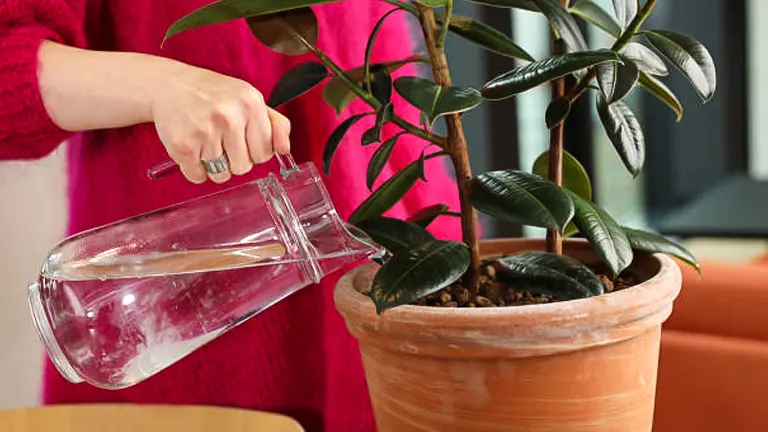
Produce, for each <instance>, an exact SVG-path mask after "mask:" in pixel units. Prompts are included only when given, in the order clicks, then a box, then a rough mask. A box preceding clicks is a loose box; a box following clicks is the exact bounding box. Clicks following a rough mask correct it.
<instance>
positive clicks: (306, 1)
mask: <svg viewBox="0 0 768 432" xmlns="http://www.w3.org/2000/svg"><path fill="white" fill-rule="evenodd" d="M338 1H341V0H260V1H253V0H220V1H217V2H214V3H211V4H209V5H207V6H204V7H202V8H199V9H196V10H194V11H193V12H191V13H189V14H187V15H185V16H183V17H182V18H180V19H179V20H177V21H176V22H174V23H173V24H172V25H171V27H170V28H169V29H168V31H167V32H166V35H165V39H164V41H165V40H168V38H170V37H171V36H173V35H176V34H178V33H181V32H182V31H185V30H190V29H193V28H197V27H203V26H207V25H211V24H218V23H223V22H227V21H232V20H236V19H240V18H249V17H254V16H259V15H267V14H273V13H277V12H283V11H289V10H293V9H298V8H302V7H306V6H313V5H318V4H322V3H333V2H338Z"/></svg>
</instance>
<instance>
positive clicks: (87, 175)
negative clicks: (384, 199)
mask: <svg viewBox="0 0 768 432" xmlns="http://www.w3.org/2000/svg"><path fill="white" fill-rule="evenodd" d="M208 2H210V0H173V1H171V0H166V1H156V0H3V1H0V53H2V55H0V160H2V159H5V160H33V159H36V158H40V157H43V156H45V155H47V154H50V153H51V152H52V151H54V150H55V149H57V148H58V146H59V145H60V143H61V142H62V141H65V140H69V141H70V145H69V146H68V149H69V154H68V162H69V163H68V174H69V225H68V231H69V233H75V232H79V231H82V230H85V229H89V228H92V227H95V226H99V225H102V224H105V223H108V222H111V221H114V220H117V219H121V218H124V217H128V216H132V215H136V214H138V213H142V212H146V211H151V210H154V209H157V208H159V207H163V206H166V205H169V204H172V203H176V202H179V201H182V200H186V199H190V198H193V197H196V196H199V195H201V194H206V193H210V192H212V191H215V190H217V189H219V188H221V187H225V186H217V185H215V184H213V183H211V182H208V183H206V184H204V185H199V186H195V185H193V184H190V183H188V182H186V181H185V180H184V178H183V177H182V176H181V175H176V176H173V177H171V178H166V179H163V180H159V181H152V180H149V179H148V178H147V177H146V174H145V173H146V170H147V168H149V167H150V166H152V165H154V164H156V163H158V162H161V161H163V160H165V159H166V158H167V155H166V153H165V151H164V148H163V146H162V145H161V143H160V141H159V139H158V137H157V135H156V133H155V130H154V127H153V125H151V124H144V125H140V126H135V127H129V128H124V129H119V130H101V131H96V132H88V133H83V134H78V135H71V134H69V133H66V132H65V131H62V130H60V129H59V128H58V127H56V125H54V124H53V123H52V122H51V120H50V118H49V116H48V115H47V113H46V111H45V108H44V106H43V104H42V102H41V97H40V94H39V90H38V86H37V77H36V68H37V56H36V53H37V49H38V46H39V44H40V42H41V40H42V39H45V38H49V39H52V40H56V41H59V42H63V43H66V44H71V45H77V46H81V47H87V48H89V49H96V50H120V51H135V52H143V53H151V54H155V55H160V56H167V57H171V58H175V59H178V60H181V61H183V62H187V63H190V64H194V65H197V66H202V67H206V68H209V69H212V70H215V71H219V72H221V73H224V74H227V75H231V76H235V77H238V78H242V79H245V80H247V81H249V82H251V83H252V84H253V85H254V86H255V87H256V88H258V89H260V90H262V92H264V93H265V94H266V95H268V94H269V92H270V91H271V89H272V88H273V86H274V85H275V83H276V82H277V80H278V79H279V77H280V76H281V75H282V74H283V73H284V72H285V71H287V70H288V69H289V68H290V67H292V66H294V65H296V64H298V63H301V62H305V61H308V60H310V59H311V56H310V55H307V56H303V57H300V58H296V57H288V56H283V55H280V54H277V53H274V52H272V51H270V50H268V49H266V48H264V47H263V46H261V45H260V44H259V43H258V42H257V41H256V40H255V39H254V38H253V36H252V35H251V34H250V33H249V31H248V28H247V26H246V25H245V24H244V22H242V21H238V22H230V23H225V24H219V25H215V26H210V27H207V28H203V29H198V30H194V31H191V32H186V33H183V34H181V35H178V36H176V37H174V38H172V39H171V40H170V41H169V42H168V43H167V45H166V46H165V47H164V48H163V49H162V50H161V49H160V43H161V40H162V38H163V35H164V33H165V30H166V29H167V28H168V26H170V25H171V23H172V22H173V21H175V20H176V19H178V18H179V17H181V16H182V15H184V14H186V13H188V12H190V11H192V10H193V9H195V8H197V7H200V6H202V5H204V4H206V3H208ZM389 8H390V6H388V5H386V4H384V3H382V2H379V1H376V0H355V1H345V2H341V3H334V4H327V5H323V6H319V7H315V11H316V12H317V14H318V17H319V20H320V35H321V37H320V42H319V45H320V47H321V48H322V49H323V50H325V51H327V52H329V53H330V55H331V57H332V58H334V59H336V60H337V62H338V63H339V64H340V65H341V66H342V67H344V68H351V67H355V66H359V65H361V64H362V61H363V55H364V52H365V43H366V40H367V36H368V34H369V31H370V29H371V28H372V27H373V25H374V23H375V22H376V20H377V19H378V17H380V16H381V15H382V14H383V13H384V12H385V11H386V10H388V9H389ZM408 31H409V29H408V28H407V22H406V21H405V18H404V14H397V15H395V16H394V17H393V19H391V20H389V21H388V22H387V24H386V25H385V26H384V28H383V30H382V32H381V35H380V36H379V38H378V43H377V45H376V49H375V51H374V60H394V59H398V58H402V57H405V56H407V55H410V54H412V53H413V48H412V47H409V46H408V44H405V43H402V40H403V35H404V34H406V33H407V32H408ZM409 72H410V73H413V70H410V71H409V70H407V69H405V68H404V69H403V70H401V71H400V72H399V73H400V74H402V73H409ZM115 85H116V86H118V85H120V83H117V82H116V83H115ZM395 99H396V101H397V106H398V112H399V113H400V114H402V115H404V116H405V117H407V118H409V119H411V120H412V121H418V116H417V114H416V112H415V111H414V110H413V109H411V108H410V107H408V106H407V105H406V104H405V103H403V102H402V101H400V100H399V98H397V97H396V98H395ZM364 110H366V107H365V106H364V105H363V104H362V102H359V101H358V102H356V103H354V104H353V105H352V106H351V107H350V108H348V109H347V110H346V111H345V112H344V113H343V115H342V116H341V117H340V118H339V117H337V116H336V115H335V113H334V112H333V110H332V109H331V108H329V107H327V106H326V105H325V104H324V103H323V101H322V91H321V90H320V89H315V90H313V91H312V92H311V93H309V94H307V95H305V96H303V97H302V98H301V99H299V100H297V101H295V102H293V103H290V104H289V105H287V106H285V107H284V108H283V109H282V111H283V112H284V114H286V115H287V116H288V117H289V118H290V119H291V120H292V126H293V127H292V135H291V138H292V146H293V147H292V148H293V155H294V156H295V157H296V159H297V162H302V161H306V160H311V161H314V162H315V163H316V164H317V165H318V166H320V161H321V157H322V152H323V147H324V144H325V141H326V139H327V138H328V136H329V134H330V133H331V131H332V130H333V129H334V127H335V126H336V125H338V124H339V123H340V121H342V120H343V119H344V118H346V117H347V116H349V115H351V114H354V113H360V112H363V111H364ZM369 120H370V121H363V122H360V123H358V124H357V126H355V127H354V128H353V129H352V131H351V133H350V134H349V135H348V137H347V139H346V140H345V142H344V143H342V145H341V148H340V150H339V152H338V153H337V157H336V159H335V161H334V164H333V167H332V170H331V175H330V176H329V177H328V178H327V179H326V184H327V187H328V189H329V191H330V193H331V196H332V198H333V200H334V202H335V204H336V205H337V208H338V210H339V213H340V214H341V215H342V217H345V218H346V217H348V216H349V215H350V214H351V212H352V211H353V210H354V208H355V207H356V206H357V205H358V204H359V203H360V202H361V201H362V200H364V199H365V198H366V197H367V196H368V195H369V194H370V191H368V190H367V188H366V186H365V166H367V163H368V160H369V158H370V156H371V155H372V152H373V151H374V149H375V146H371V147H368V148H362V147H361V146H360V145H359V144H358V143H359V140H360V136H361V134H362V132H363V131H364V130H365V129H367V128H368V127H370V122H372V121H373V119H372V118H369ZM392 133H393V130H392V129H391V128H390V129H388V131H387V133H386V135H391V134H392ZM422 147H423V144H422V143H421V142H420V141H418V140H416V139H411V138H404V139H401V140H400V142H399V143H398V146H397V150H396V151H395V152H394V155H393V157H392V159H391V161H390V164H389V166H388V167H387V169H385V171H384V173H383V175H382V178H381V179H380V181H379V184H380V182H381V181H383V180H385V179H386V178H387V177H389V175H391V173H392V170H393V169H396V168H399V167H403V166H404V165H406V164H407V163H409V162H411V161H412V160H414V159H415V158H416V157H418V155H419V153H420V151H421V149H422ZM274 169H275V166H274V161H272V163H268V164H265V165H263V166H260V167H257V169H254V170H253V171H252V173H250V175H248V176H247V177H245V178H239V179H237V180H234V182H237V183H240V182H244V181H247V180H249V179H253V178H257V177H260V176H263V175H264V174H265V173H266V172H267V171H269V170H274ZM427 178H428V179H429V182H427V183H425V182H419V184H418V185H417V187H416V188H414V189H413V190H412V191H411V192H410V193H409V194H408V195H407V197H406V199H404V201H403V202H402V203H400V204H398V206H397V207H396V208H394V209H393V210H392V212H391V214H393V215H399V216H402V215H407V214H410V213H412V212H415V211H417V210H418V209H419V208H421V207H423V206H426V205H429V204H434V203H441V202H442V203H448V204H450V205H451V207H452V208H453V209H454V210H456V209H457V208H458V206H457V203H456V201H457V199H456V195H455V192H454V191H455V188H454V186H453V181H452V180H451V178H450V177H449V175H448V174H447V172H446V170H445V169H443V165H442V161H441V160H440V159H433V160H431V161H430V162H429V163H428V173H427ZM233 184H235V183H232V182H231V183H230V184H228V185H226V186H232V185H233ZM4 211H13V210H12V209H4ZM432 231H433V232H434V233H435V234H436V235H438V236H439V237H442V238H456V236H457V235H458V233H459V227H458V224H457V222H456V221H455V220H453V219H452V218H441V219H438V222H437V223H436V224H434V225H433V227H432ZM338 276H339V275H333V276H330V277H328V278H326V280H325V281H324V282H323V283H322V284H321V286H316V287H310V288H307V289H305V290H303V291H301V292H299V293H297V294H295V295H293V296H291V297H289V298H288V299H287V300H285V301H283V302H281V303H279V304H278V305H276V306H273V307H272V308H270V309H268V310H267V311H265V312H264V313H262V314H260V315H258V316H256V317H255V318H253V319H251V320H250V321H249V322H247V323H246V324H244V325H241V326H240V327H238V328H236V329H235V330H233V331H231V332H229V333H227V334H225V335H224V336H222V337H220V338H219V339H217V340H215V341H213V342H211V343H209V344H208V345H206V346H205V347H204V348H202V349H201V350H199V351H197V352H195V353H194V354H193V355H191V356H189V357H187V358H185V359H184V360H182V361H181V362H179V363H177V364H175V365H173V366H172V367H170V368H169V369H166V370H165V371H163V372H161V373H160V374H158V375H156V376H155V377H153V378H151V379H149V380H147V381H145V382H143V383H140V384H138V385H136V386H134V387H131V388H128V389H125V390H120V391H105V390H99V389H96V388H94V387H91V386H89V385H87V384H78V385H72V384H69V383H68V382H66V381H65V380H64V379H62V378H61V377H60V376H59V375H58V373H57V372H56V371H55V370H54V369H53V368H52V366H51V365H50V363H47V364H46V369H45V388H44V402H46V403H76V402H96V401H98V402H107V401H124V402H138V403H178V404H208V405H226V406H235V407H246V408H252V409H260V410H269V411H276V412H283V413H287V414H289V415H292V416H293V417H294V418H296V419H298V420H300V421H301V422H302V423H303V424H304V426H305V427H306V428H307V430H328V431H334V432H339V431H369V430H374V426H373V419H372V413H371V409H370V403H369V399H368V394H367V389H366V384H365V378H364V375H363V369H362V365H361V360H360V355H359V353H358V351H357V346H356V342H355V340H354V339H353V338H352V337H351V336H350V335H349V334H348V333H347V330H346V328H345V326H344V323H343V320H342V319H341V317H340V316H339V315H338V313H337V312H336V311H335V309H334V306H333V301H332V290H333V285H334V283H335V281H336V279H337V277H338ZM19 289H21V288H19ZM19 307H23V306H22V305H20V306H19Z"/></svg>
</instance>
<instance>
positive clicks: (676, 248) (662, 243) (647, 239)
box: [623, 227, 701, 274]
mask: <svg viewBox="0 0 768 432" xmlns="http://www.w3.org/2000/svg"><path fill="white" fill-rule="evenodd" d="M623 229H624V233H625V234H626V235H627V238H628V239H629V244H630V245H631V246H632V249H634V250H638V251H643V252H648V253H664V254H668V255H672V256H674V257H677V258H680V259H681V260H683V261H684V262H686V263H688V265H690V266H691V267H693V268H694V269H696V271H697V272H699V274H701V266H700V265H699V262H698V261H697V260H696V257H694V256H693V254H692V253H691V251H689V250H688V249H686V248H685V247H684V246H682V245H680V244H677V243H675V242H673V241H671V240H668V239H666V238H664V237H663V236H661V235H659V234H655V233H651V232H647V231H642V230H637V229H633V228H628V227H623Z"/></svg>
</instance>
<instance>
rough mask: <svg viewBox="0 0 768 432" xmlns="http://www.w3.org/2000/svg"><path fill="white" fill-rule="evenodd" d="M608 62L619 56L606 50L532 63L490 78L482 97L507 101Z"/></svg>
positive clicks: (615, 60)
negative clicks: (550, 82) (554, 80)
mask: <svg viewBox="0 0 768 432" xmlns="http://www.w3.org/2000/svg"><path fill="white" fill-rule="evenodd" d="M610 61H613V62H617V61H619V56H618V54H616V53H615V52H612V51H608V50H599V51H588V52H579V53H572V54H566V55H563V56H558V57H551V58H548V59H546V60H539V61H535V62H533V63H530V64H527V65H525V66H522V67H519V68H516V69H513V70H511V71H509V72H507V73H505V74H503V75H500V76H498V77H496V78H494V79H492V80H491V81H489V82H488V83H487V84H485V86H483V90H482V94H483V97H484V98H485V99H488V100H501V99H506V98H509V97H512V96H514V95H516V94H519V93H522V92H525V91H528V90H530V89H532V88H534V87H537V86H539V85H541V84H544V83H547V82H549V81H551V80H553V79H556V78H560V77H563V76H565V75H568V74H570V73H573V72H576V71H578V70H580V69H584V68H589V67H592V66H594V65H597V64H600V63H605V62H610Z"/></svg>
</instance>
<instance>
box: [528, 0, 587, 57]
mask: <svg viewBox="0 0 768 432" xmlns="http://www.w3.org/2000/svg"><path fill="white" fill-rule="evenodd" d="M534 1H535V2H536V5H537V6H538V7H539V9H541V12H542V13H543V14H544V15H545V16H546V17H547V19H549V22H550V23H551V24H552V27H554V28H555V31H556V32H557V34H558V35H559V36H560V38H561V39H562V40H563V41H565V45H566V47H567V49H566V51H567V52H571V53H572V52H581V51H587V50H588V49H589V46H588V45H587V41H586V39H584V35H583V34H582V33H581V29H579V25H578V24H576V21H575V20H574V19H573V17H572V16H571V15H570V14H569V13H568V11H567V10H565V9H564V8H563V7H562V6H561V5H560V3H558V2H557V0H534Z"/></svg>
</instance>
